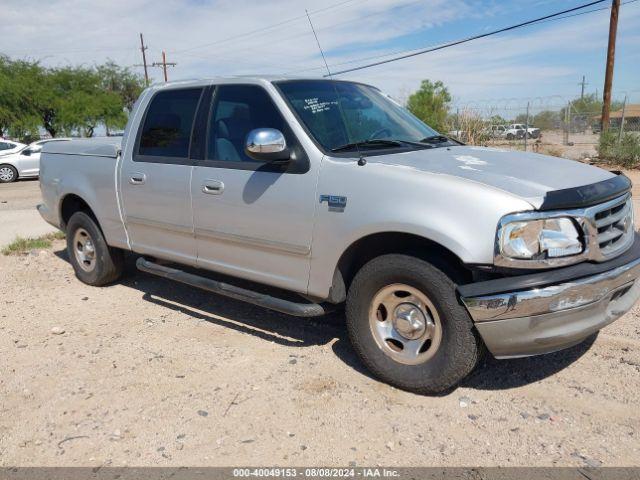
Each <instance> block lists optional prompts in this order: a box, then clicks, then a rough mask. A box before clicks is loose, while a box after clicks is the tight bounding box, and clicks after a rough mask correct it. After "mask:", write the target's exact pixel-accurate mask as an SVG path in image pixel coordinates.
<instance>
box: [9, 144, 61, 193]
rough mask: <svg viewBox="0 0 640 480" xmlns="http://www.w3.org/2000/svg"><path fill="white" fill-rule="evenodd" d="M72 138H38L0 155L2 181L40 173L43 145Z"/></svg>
mask: <svg viewBox="0 0 640 480" xmlns="http://www.w3.org/2000/svg"><path fill="white" fill-rule="evenodd" d="M68 140H71V139H70V138H48V139H46V140H38V141H37V142H33V143H31V144H29V145H24V147H23V148H22V149H20V150H19V151H16V152H14V153H12V154H10V155H4V156H0V183H10V182H15V181H16V180H18V178H34V177H37V176H38V175H39V173H40V153H41V152H42V147H43V145H45V144H47V143H50V142H63V141H68Z"/></svg>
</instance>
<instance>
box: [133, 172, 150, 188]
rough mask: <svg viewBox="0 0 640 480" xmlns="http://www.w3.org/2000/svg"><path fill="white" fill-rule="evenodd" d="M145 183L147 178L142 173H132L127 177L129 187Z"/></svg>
mask: <svg viewBox="0 0 640 480" xmlns="http://www.w3.org/2000/svg"><path fill="white" fill-rule="evenodd" d="M146 181H147V176H146V175H145V174H144V173H132V174H131V176H130V177H129V183H130V184H131V185H143V184H144V182H146Z"/></svg>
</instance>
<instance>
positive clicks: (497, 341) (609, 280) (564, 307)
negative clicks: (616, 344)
mask: <svg viewBox="0 0 640 480" xmlns="http://www.w3.org/2000/svg"><path fill="white" fill-rule="evenodd" d="M639 276H640V258H635V259H633V260H631V261H629V262H628V263H626V264H624V265H619V266H617V267H615V268H612V269H611V270H607V271H604V272H600V273H597V274H595V275H590V276H586V277H581V278H578V279H575V280H566V281H563V282H560V283H557V284H553V285H547V286H543V287H538V288H530V289H523V290H518V291H512V292H501V293H497V294H490V295H481V296H473V297H469V296H466V297H465V296H462V297H461V298H462V301H463V303H464V304H465V306H466V307H467V310H468V311H469V314H470V315H471V318H473V320H474V322H475V325H476V328H477V329H478V332H479V333H480V335H481V336H482V338H483V340H484V342H485V344H486V345H487V348H488V349H489V351H490V352H491V353H492V354H493V355H494V356H495V357H496V358H513V357H523V356H529V355H537V354H541V353H549V352H553V351H556V350H561V349H563V348H567V347H570V346H572V345H575V344H577V343H580V342H581V341H582V340H584V339H586V338H587V337H588V336H589V335H591V334H593V333H595V332H597V331H598V330H600V329H601V328H603V327H605V326H606V325H608V324H610V323H611V322H613V321H614V320H616V319H617V318H619V317H620V316H622V315H624V314H625V313H626V312H628V311H629V310H630V309H631V307H633V305H634V303H635V302H636V301H637V300H638V298H639V297H640V281H637V279H638V277H639Z"/></svg>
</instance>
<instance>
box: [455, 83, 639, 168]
mask: <svg viewBox="0 0 640 480" xmlns="http://www.w3.org/2000/svg"><path fill="white" fill-rule="evenodd" d="M601 116H602V104H601V102H600V101H599V100H598V99H597V96H596V95H585V96H584V97H582V98H580V97H579V98H573V99H566V98H563V97H561V96H552V97H536V98H532V99H497V100H487V101H479V102H469V103H466V104H461V103H458V104H455V105H454V107H453V108H452V109H451V110H450V116H449V121H448V125H449V131H448V134H449V135H450V136H452V137H455V138H458V139H459V140H461V141H463V142H465V143H467V144H472V145H486V146H496V147H501V148H509V149H514V150H526V151H533V152H539V153H545V154H549V155H554V156H559V157H566V158H571V159H574V160H583V159H586V158H593V157H596V156H598V154H599V146H600V142H601V133H602V121H601ZM607 141H608V142H609V143H610V144H614V145H615V144H623V143H624V142H625V141H626V142H627V143H634V142H635V143H636V144H640V104H633V103H631V102H629V101H628V98H627V97H626V96H622V98H614V101H613V102H612V108H611V115H610V122H609V132H608V133H607ZM636 154H637V152H636Z"/></svg>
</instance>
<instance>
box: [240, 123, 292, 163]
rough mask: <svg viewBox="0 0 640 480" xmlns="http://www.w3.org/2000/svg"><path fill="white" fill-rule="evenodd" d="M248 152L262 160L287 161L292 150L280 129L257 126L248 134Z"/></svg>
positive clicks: (253, 157)
mask: <svg viewBox="0 0 640 480" xmlns="http://www.w3.org/2000/svg"><path fill="white" fill-rule="evenodd" d="M244 149H245V152H246V154H247V155H248V156H249V157H251V158H252V159H254V160H258V161H260V162H287V161H289V159H290V158H291V152H290V151H289V149H288V148H287V141H286V140H285V138H284V135H283V134H282V132H281V131H280V130H276V129H275V128H256V129H255V130H251V131H250V132H249V135H247V140H246V142H245V147H244Z"/></svg>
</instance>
